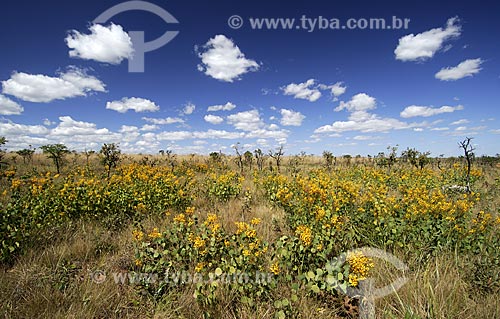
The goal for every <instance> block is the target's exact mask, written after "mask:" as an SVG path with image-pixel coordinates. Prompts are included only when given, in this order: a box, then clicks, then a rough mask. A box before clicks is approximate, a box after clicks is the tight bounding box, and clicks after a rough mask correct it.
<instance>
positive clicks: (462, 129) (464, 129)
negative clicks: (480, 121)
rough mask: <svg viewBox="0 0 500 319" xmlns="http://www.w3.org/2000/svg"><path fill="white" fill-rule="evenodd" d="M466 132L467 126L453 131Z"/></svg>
mask: <svg viewBox="0 0 500 319" xmlns="http://www.w3.org/2000/svg"><path fill="white" fill-rule="evenodd" d="M466 130H467V126H459V127H457V128H456V129H455V131H466Z"/></svg>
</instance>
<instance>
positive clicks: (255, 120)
mask: <svg viewBox="0 0 500 319" xmlns="http://www.w3.org/2000/svg"><path fill="white" fill-rule="evenodd" d="M227 122H228V123H229V124H232V125H233V126H234V127H235V128H236V129H238V130H242V131H256V130H258V129H260V128H261V127H262V126H263V125H264V122H263V121H262V119H261V118H260V114H259V111H257V110H251V111H245V112H239V113H236V114H231V115H229V116H228V117H227Z"/></svg>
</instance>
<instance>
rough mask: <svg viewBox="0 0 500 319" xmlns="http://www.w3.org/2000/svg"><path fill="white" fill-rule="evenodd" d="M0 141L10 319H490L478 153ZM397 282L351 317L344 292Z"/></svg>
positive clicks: (491, 247)
mask: <svg viewBox="0 0 500 319" xmlns="http://www.w3.org/2000/svg"><path fill="white" fill-rule="evenodd" d="M0 142H1V144H0V147H2V151H0V193H1V197H0V203H1V204H0V205H1V210H0V240H1V245H0V265H1V271H0V295H1V296H2V297H1V299H2V301H1V303H0V310H1V312H2V316H3V317H4V318H317V319H321V318H358V317H360V316H361V317H363V318H366V317H372V316H374V317H375V318H408V319H410V318H411V319H413V318H415V319H417V318H419V319H420V318H498V317H499V316H500V301H499V300H498V294H499V292H500V249H499V247H500V239H499V230H500V205H499V204H500V200H499V198H500V157H498V156H497V157H486V156H483V157H475V156H474V148H473V146H472V143H471V140H470V139H466V140H464V141H462V142H460V143H459V145H457V155H461V156H459V157H455V158H444V157H443V156H439V157H431V154H429V153H428V152H420V151H418V150H416V149H412V148H407V149H406V150H403V151H400V150H398V148H397V147H389V148H388V149H387V150H386V151H385V152H381V153H379V154H377V155H375V156H370V157H361V156H335V155H334V151H335V150H331V151H325V152H324V153H323V156H312V155H306V154H305V153H301V154H298V155H289V154H285V151H284V148H283V147H278V148H276V149H273V150H268V151H267V152H266V151H264V150H260V149H257V150H242V149H241V146H240V145H239V144H237V145H235V147H234V151H235V153H234V154H231V155H227V154H222V153H218V152H214V153H211V154H209V155H208V156H200V155H182V156H181V155H175V154H173V153H172V152H171V151H163V150H161V151H159V153H158V154H156V155H129V154H122V153H121V152H120V149H119V146H118V145H115V144H105V145H103V147H102V149H101V150H97V151H86V152H83V153H77V152H72V151H71V150H69V149H68V148H67V147H66V146H64V145H61V144H54V145H45V146H43V147H42V148H41V152H35V150H34V149H32V148H29V149H25V150H20V151H17V152H10V153H8V152H6V151H4V150H3V146H4V144H6V143H8V141H6V140H5V139H4V138H2V139H0ZM362 247H374V248H378V249H381V250H383V251H385V252H387V254H391V255H393V256H395V257H397V258H398V259H399V260H401V261H402V262H403V263H404V264H405V267H404V269H403V268H398V269H396V268H395V267H394V265H392V264H391V263H389V262H387V261H385V260H383V259H381V258H376V257H373V256H368V255H367V254H365V253H364V251H363V250H359V249H358V248H362ZM398 278H405V279H406V282H405V284H404V285H403V286H402V287H400V288H399V289H398V290H397V291H396V290H395V291H391V293H390V294H388V295H387V296H384V297H383V298H378V299H376V300H374V301H373V302H374V306H375V308H374V312H372V313H370V314H368V315H367V313H363V312H362V311H361V312H360V301H359V299H358V298H356V296H353V295H352V293H350V292H352V291H355V289H357V288H360V287H361V288H362V287H364V285H365V283H366V282H372V283H373V284H374V285H375V286H380V287H381V286H387V285H390V284H391V283H392V282H394V281H395V280H397V279H398ZM372 310H373V309H372Z"/></svg>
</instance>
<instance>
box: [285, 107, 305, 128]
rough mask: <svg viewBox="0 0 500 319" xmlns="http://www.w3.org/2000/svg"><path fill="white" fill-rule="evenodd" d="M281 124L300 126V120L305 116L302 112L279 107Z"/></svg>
mask: <svg viewBox="0 0 500 319" xmlns="http://www.w3.org/2000/svg"><path fill="white" fill-rule="evenodd" d="M280 113H281V122H280V123H281V125H284V126H301V125H302V121H303V120H304V119H305V118H306V117H305V116H304V115H303V114H302V113H300V112H296V111H293V110H287V109H281V111H280Z"/></svg>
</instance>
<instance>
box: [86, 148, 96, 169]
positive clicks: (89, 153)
mask: <svg viewBox="0 0 500 319" xmlns="http://www.w3.org/2000/svg"><path fill="white" fill-rule="evenodd" d="M83 153H84V154H85V163H86V165H87V167H88V166H89V160H90V157H91V156H92V155H94V154H95V151H93V150H89V151H87V150H85V151H84V152H83Z"/></svg>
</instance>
